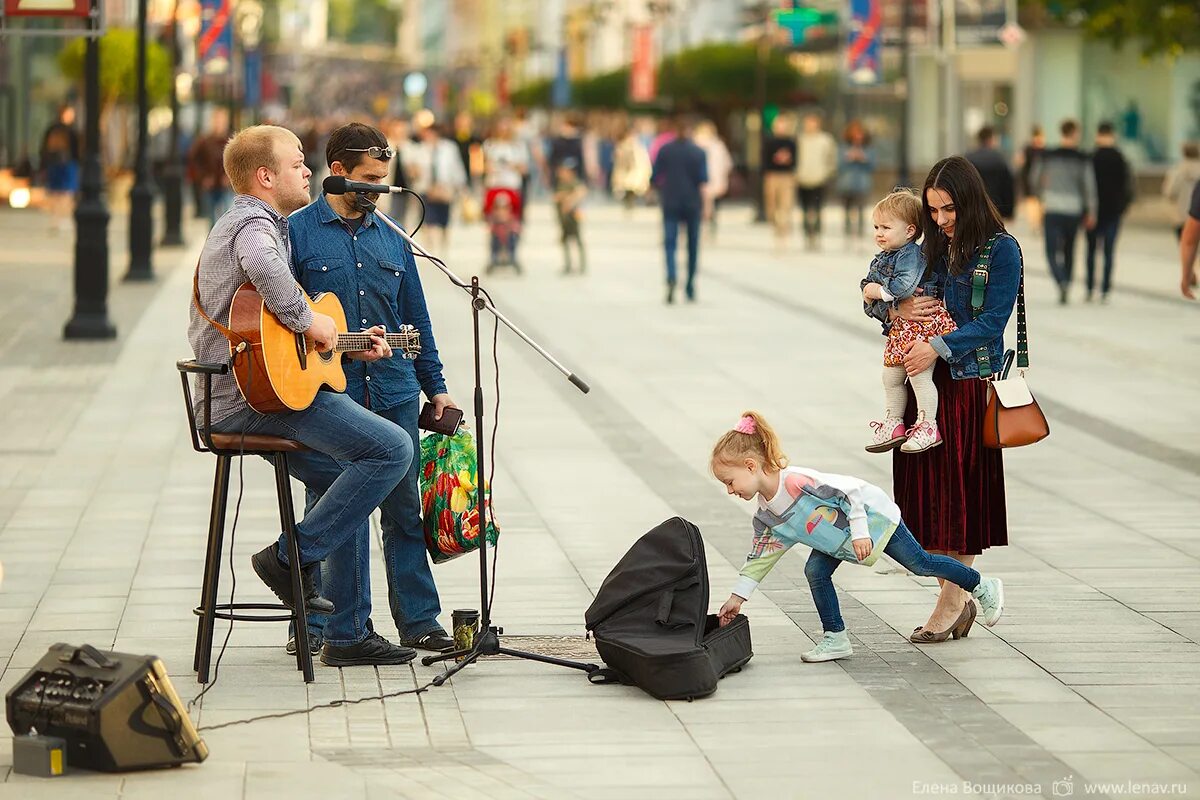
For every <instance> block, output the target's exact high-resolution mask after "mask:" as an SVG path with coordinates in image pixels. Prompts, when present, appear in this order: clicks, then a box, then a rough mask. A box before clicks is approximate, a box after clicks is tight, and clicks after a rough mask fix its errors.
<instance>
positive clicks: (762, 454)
mask: <svg viewBox="0 0 1200 800" xmlns="http://www.w3.org/2000/svg"><path fill="white" fill-rule="evenodd" d="M747 456H752V457H754V458H757V459H758V460H759V461H760V462H762V466H763V468H764V469H767V470H771V471H773V472H774V471H778V470H781V469H783V468H784V467H786V466H787V456H786V455H784V453H783V447H782V446H781V445H780V443H779V437H778V436H776V435H775V430H774V429H773V428H772V427H771V426H770V425H769V424H768V423H767V421H766V420H765V419H763V416H762V415H761V414H759V413H758V412H757V411H744V412H742V416H741V419H739V420H738V422H737V424H736V425H734V427H733V430H730V431H726V432H725V435H723V436H722V437H721V438H720V440H719V441H718V442H717V444H716V445H715V446H714V447H713V452H712V460H713V462H714V463H715V462H718V461H720V462H725V463H729V462H734V461H738V460H740V459H743V458H746V457H747Z"/></svg>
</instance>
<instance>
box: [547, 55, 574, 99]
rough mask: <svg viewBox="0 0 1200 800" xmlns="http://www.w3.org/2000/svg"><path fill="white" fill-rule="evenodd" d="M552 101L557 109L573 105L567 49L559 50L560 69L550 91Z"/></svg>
mask: <svg viewBox="0 0 1200 800" xmlns="http://www.w3.org/2000/svg"><path fill="white" fill-rule="evenodd" d="M550 99H551V101H552V102H553V103H554V107H555V108H566V107H567V106H569V105H571V78H570V76H569V75H568V74H567V48H565V47H562V48H559V51H558V69H557V70H556V71H555V73H554V86H553V87H551V90H550Z"/></svg>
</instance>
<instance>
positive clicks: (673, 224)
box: [663, 208, 700, 295]
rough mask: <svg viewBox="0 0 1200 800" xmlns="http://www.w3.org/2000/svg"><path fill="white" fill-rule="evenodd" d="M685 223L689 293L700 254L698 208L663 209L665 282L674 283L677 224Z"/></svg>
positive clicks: (677, 238) (692, 285)
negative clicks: (665, 260)
mask: <svg viewBox="0 0 1200 800" xmlns="http://www.w3.org/2000/svg"><path fill="white" fill-rule="evenodd" d="M681 224H684V225H687V251H688V260H687V290H688V294H689V295H691V293H692V290H693V288H694V283H695V280H696V261H697V259H698V258H699V256H700V209H698V208H697V209H696V210H695V211H688V210H684V209H668V208H664V209H663V247H665V248H666V251H667V283H669V284H671V285H674V284H675V245H676V243H677V242H678V241H679V226H680V225H681Z"/></svg>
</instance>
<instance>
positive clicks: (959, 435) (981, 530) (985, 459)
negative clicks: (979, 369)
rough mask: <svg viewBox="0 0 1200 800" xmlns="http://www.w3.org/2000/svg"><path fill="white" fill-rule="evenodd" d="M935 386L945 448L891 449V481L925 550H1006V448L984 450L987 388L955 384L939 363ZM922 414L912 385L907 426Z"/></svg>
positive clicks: (969, 381) (982, 383) (976, 383)
mask: <svg viewBox="0 0 1200 800" xmlns="http://www.w3.org/2000/svg"><path fill="white" fill-rule="evenodd" d="M933 382H934V385H936V386H937V390H938V415H937V422H938V428H939V429H940V430H941V433H942V444H941V445H939V446H938V447H935V448H933V449H932V450H926V451H925V452H924V453H902V452H900V450H899V448H897V449H896V450H893V451H892V453H893V454H894V456H893V460H892V482H893V489H894V492H895V496H896V504H897V505H899V506H900V513H901V514H903V516H904V521H905V523H907V525H908V527H909V530H911V531H912V533H913V536H915V537H916V539H917V541H918V542H920V543H921V546H922V547H924V548H925V549H926V550H944V551H948V552H954V553H963V554H965V555H977V554H979V553H982V552H983V551H984V550H986V549H987V548H989V547H996V546H1000V545H1006V544H1008V515H1007V511H1006V509H1005V504H1004V461H1003V459H1002V457H1001V452H1002V451H1000V450H993V449H991V448H988V447H984V446H983V412H984V410H985V409H986V408H987V383H986V382H985V381H981V380H978V379H977V378H967V379H965V380H961V381H956V380H954V379H953V378H951V377H950V368H949V367H948V366H947V365H946V363H945V362H944V361H941V360H938V362H937V367H936V368H935V369H934V373H933ZM916 415H917V403H916V399H915V398H914V397H913V393H912V388H911V387H910V388H909V389H908V412H907V413H906V414H905V416H904V422H905V424H906V425H912V424H913V422H914V420H915V419H916Z"/></svg>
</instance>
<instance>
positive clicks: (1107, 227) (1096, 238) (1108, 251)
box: [1087, 218, 1121, 294]
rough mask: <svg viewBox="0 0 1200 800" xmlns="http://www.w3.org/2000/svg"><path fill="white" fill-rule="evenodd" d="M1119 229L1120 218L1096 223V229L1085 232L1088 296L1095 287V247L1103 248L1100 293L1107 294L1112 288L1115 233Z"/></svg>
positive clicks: (1115, 243)
mask: <svg viewBox="0 0 1200 800" xmlns="http://www.w3.org/2000/svg"><path fill="white" fill-rule="evenodd" d="M1120 227H1121V220H1120V218H1116V219H1110V220H1105V221H1104V222H1098V223H1096V227H1094V228H1092V229H1091V230H1090V231H1088V232H1087V290H1088V294H1091V293H1092V289H1093V288H1094V287H1095V285H1096V245H1102V246H1103V247H1104V282H1103V283H1101V284H1100V293H1101V294H1108V290H1109V289H1110V288H1111V287H1112V271H1113V250H1114V248H1115V247H1116V245H1117V231H1118V230H1119V229H1120Z"/></svg>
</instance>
